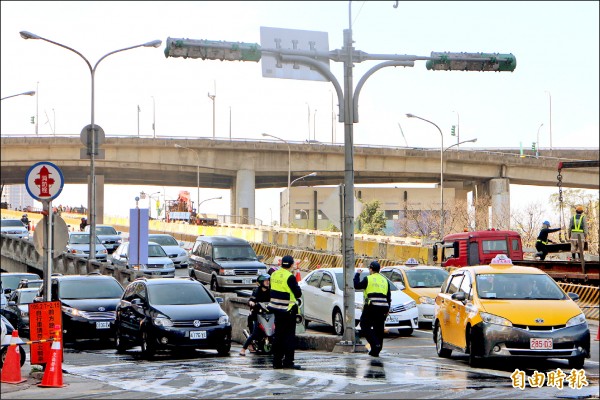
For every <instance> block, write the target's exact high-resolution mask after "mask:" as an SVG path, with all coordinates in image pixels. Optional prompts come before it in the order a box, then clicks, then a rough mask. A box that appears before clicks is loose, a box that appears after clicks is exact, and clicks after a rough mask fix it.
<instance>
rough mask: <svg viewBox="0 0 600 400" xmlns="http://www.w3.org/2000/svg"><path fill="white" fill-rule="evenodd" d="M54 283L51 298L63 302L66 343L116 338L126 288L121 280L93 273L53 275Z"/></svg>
mask: <svg viewBox="0 0 600 400" xmlns="http://www.w3.org/2000/svg"><path fill="white" fill-rule="evenodd" d="M51 282H52V283H51V286H50V294H51V298H50V300H51V301H60V303H61V309H62V325H63V340H64V341H65V342H72V341H74V340H76V339H84V338H87V339H95V338H98V339H103V340H109V339H112V338H114V324H115V309H116V308H117V304H119V301H120V300H121V296H122V295H123V291H124V289H123V286H121V284H120V283H119V281H117V280H116V279H115V278H113V277H112V276H107V275H100V274H95V273H93V274H90V275H62V276H52V277H51ZM40 293H43V289H42V288H40Z"/></svg>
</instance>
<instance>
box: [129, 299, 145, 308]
mask: <svg viewBox="0 0 600 400" xmlns="http://www.w3.org/2000/svg"><path fill="white" fill-rule="evenodd" d="M142 304H143V302H142V299H140V298H135V299H133V300H131V305H133V306H141V305H142Z"/></svg>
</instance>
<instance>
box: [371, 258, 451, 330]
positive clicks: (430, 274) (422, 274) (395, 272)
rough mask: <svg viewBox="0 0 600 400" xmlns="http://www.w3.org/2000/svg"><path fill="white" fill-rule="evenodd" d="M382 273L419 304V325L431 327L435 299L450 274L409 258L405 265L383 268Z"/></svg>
mask: <svg viewBox="0 0 600 400" xmlns="http://www.w3.org/2000/svg"><path fill="white" fill-rule="evenodd" d="M380 273H381V275H384V276H385V277H387V278H388V279H389V280H391V281H392V282H394V283H400V284H401V285H402V287H403V289H402V291H403V292H404V293H406V294H407V295H409V296H410V297H411V298H412V299H413V300H414V301H415V302H416V303H417V309H418V310H419V324H420V325H423V324H425V325H426V326H431V324H432V322H433V311H434V304H435V297H436V296H437V294H438V293H439V292H440V288H441V287H442V284H443V283H444V281H445V280H446V278H447V277H448V272H447V271H446V270H445V269H443V268H440V267H436V266H435V265H419V263H418V261H416V260H415V259H414V258H409V259H408V260H407V261H406V263H405V264H404V265H393V266H389V267H384V268H381V271H380Z"/></svg>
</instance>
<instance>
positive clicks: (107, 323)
mask: <svg viewBox="0 0 600 400" xmlns="http://www.w3.org/2000/svg"><path fill="white" fill-rule="evenodd" d="M109 328H110V321H98V322H96V329H109Z"/></svg>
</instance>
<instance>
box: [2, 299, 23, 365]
mask: <svg viewBox="0 0 600 400" xmlns="http://www.w3.org/2000/svg"><path fill="white" fill-rule="evenodd" d="M0 296H3V295H2V294H1V293H0ZM0 318H1V319H2V322H1V323H2V338H1V343H2V350H1V351H0V368H2V366H3V365H4V360H5V359H6V354H7V352H8V349H9V348H10V346H8V344H9V343H10V341H11V338H12V332H13V330H14V328H13V326H12V325H11V323H10V322H8V320H7V319H6V318H5V317H4V315H0ZM18 346H19V356H20V359H21V367H22V366H23V364H25V358H26V353H25V350H24V349H23V347H22V346H21V345H18Z"/></svg>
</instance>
